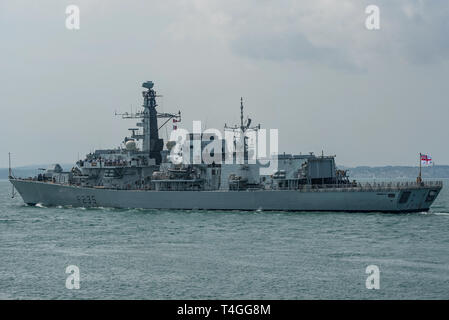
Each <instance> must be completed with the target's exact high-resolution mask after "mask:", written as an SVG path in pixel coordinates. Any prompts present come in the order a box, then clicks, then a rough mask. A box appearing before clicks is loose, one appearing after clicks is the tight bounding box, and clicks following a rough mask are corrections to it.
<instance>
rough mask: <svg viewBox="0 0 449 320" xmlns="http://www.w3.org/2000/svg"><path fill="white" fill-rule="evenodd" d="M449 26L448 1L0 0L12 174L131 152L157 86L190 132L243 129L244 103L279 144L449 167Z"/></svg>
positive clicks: (0, 73)
mask: <svg viewBox="0 0 449 320" xmlns="http://www.w3.org/2000/svg"><path fill="white" fill-rule="evenodd" d="M70 4H74V5H78V6H79V8H80V14H81V17H80V18H81V19H80V22H81V24H80V27H81V28H80V30H75V31H73V30H72V31H70V30H67V29H66V27H65V20H66V14H65V9H66V6H67V5H70ZM370 4H374V5H377V6H378V7H379V8H380V27H381V28H380V30H375V31H369V30H367V29H366V28H365V20H366V18H367V14H366V13H365V8H366V6H367V5H370ZM448 34H449V2H448V1H447V0H428V1H424V0H421V1H420V0H395V1H391V0H389V1H387V0H370V1H360V0H354V1H350V0H310V1H309V0H302V1H300V0H276V1H269V0H257V1H256V0H219V1H217V0H194V1H189V0H168V1H166V0H164V1H147V0H146V1H143V0H126V1H124V0H88V1H86V0H73V1H61V0H53V1H50V0H40V1H22V0H0V37H1V50H0V99H1V102H0V106H1V118H0V119H1V121H0V130H1V131H0V133H1V135H0V139H1V140H0V142H1V146H2V150H3V156H1V157H0V167H6V166H7V153H8V151H10V152H11V153H13V159H14V163H15V164H16V165H28V164H43V163H51V162H60V163H67V162H69V163H70V162H72V161H76V159H77V157H78V154H79V155H80V156H82V155H84V154H85V153H88V152H90V151H91V150H93V149H96V148H107V147H116V146H118V145H119V144H120V142H121V141H122V140H123V137H124V136H125V135H126V134H128V130H127V129H128V128H132V127H134V122H132V121H129V120H128V121H125V120H120V119H119V118H118V117H115V116H114V111H115V110H117V111H129V110H130V109H131V108H133V109H134V110H135V109H136V108H138V107H139V106H140V105H141V103H142V99H141V91H142V89H141V88H140V85H141V83H142V82H143V81H146V80H152V81H154V82H155V84H156V90H157V91H158V93H160V94H162V95H164V97H163V98H161V100H160V101H159V110H160V111H165V112H168V111H178V110H181V111H182V113H183V125H184V126H185V127H187V128H189V127H191V123H192V121H193V120H202V121H203V124H204V126H205V127H214V128H220V129H221V128H222V127H223V124H224V123H225V122H226V123H228V124H232V123H236V122H238V119H239V103H240V97H241V96H243V98H244V100H245V106H246V111H247V112H248V113H249V114H250V116H251V118H252V119H253V121H254V122H255V123H261V124H262V127H264V128H277V129H279V138H280V151H286V152H289V153H299V152H303V153H305V152H309V151H314V152H315V153H321V150H324V152H325V153H327V154H336V155H337V163H338V164H342V165H347V166H355V165H390V164H391V165H416V164H417V163H418V156H417V154H418V153H419V152H423V153H429V154H431V155H432V156H433V158H434V161H435V163H436V164H449V147H448V138H449V127H448V121H449V104H448V98H449V85H448V76H449V62H448V60H449V37H448ZM162 133H163V135H162V136H163V137H165V130H163V131H162Z"/></svg>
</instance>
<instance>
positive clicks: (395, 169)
mask: <svg viewBox="0 0 449 320" xmlns="http://www.w3.org/2000/svg"><path fill="white" fill-rule="evenodd" d="M47 167H48V165H32V166H25V167H17V168H13V173H14V175H15V176H17V177H22V178H26V177H32V176H35V175H36V174H37V173H38V169H39V168H47ZM62 167H63V168H64V169H65V170H69V169H70V168H71V167H72V164H62ZM338 168H339V169H344V170H348V174H349V177H350V178H352V179H359V178H369V179H398V178H404V179H415V178H416V177H417V175H418V167H411V166H383V167H369V166H359V167H353V168H351V167H345V166H338ZM422 176H423V178H433V179H438V178H441V179H444V178H449V165H434V166H430V167H423V168H422ZM0 179H8V168H0Z"/></svg>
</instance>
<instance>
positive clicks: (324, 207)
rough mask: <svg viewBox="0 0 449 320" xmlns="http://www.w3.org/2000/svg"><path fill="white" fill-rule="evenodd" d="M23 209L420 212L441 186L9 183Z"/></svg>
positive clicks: (430, 201)
mask: <svg viewBox="0 0 449 320" xmlns="http://www.w3.org/2000/svg"><path fill="white" fill-rule="evenodd" d="M10 181H11V183H12V184H13V185H14V187H15V188H16V190H17V191H18V192H19V193H20V195H21V196H22V198H23V200H24V202H25V203H27V204H28V205H35V204H42V205H44V206H74V207H113V208H145V209H205V210H268V211H274V210H279V211H347V212H421V211H427V210H429V207H430V205H431V204H432V203H433V200H434V199H435V198H436V196H437V195H438V193H439V191H440V190H441V186H440V185H435V186H433V185H426V186H418V185H411V186H410V187H409V188H407V187H401V188H391V187H390V188H385V187H383V188H381V187H379V188H375V187H373V188H371V189H368V188H358V187H355V188H339V189H335V188H334V189H320V190H254V191H227V190H223V191H221V190H217V191H148V190H114V189H102V188H91V187H77V186H71V185H59V184H54V183H48V182H38V181H31V180H21V179H10Z"/></svg>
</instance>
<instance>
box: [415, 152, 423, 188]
mask: <svg viewBox="0 0 449 320" xmlns="http://www.w3.org/2000/svg"><path fill="white" fill-rule="evenodd" d="M421 156H422V154H421V152H420V153H419V175H418V179H416V180H417V181H416V182H418V184H421V182H422V178H421Z"/></svg>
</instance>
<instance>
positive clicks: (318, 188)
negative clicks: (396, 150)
mask: <svg viewBox="0 0 449 320" xmlns="http://www.w3.org/2000/svg"><path fill="white" fill-rule="evenodd" d="M442 186H443V181H423V182H421V183H417V182H415V181H408V182H393V181H392V182H363V183H360V182H358V183H349V184H323V185H302V186H301V185H300V186H299V188H298V189H297V190H299V191H307V192H310V191H312V192H313V191H315V192H328V191H340V192H347V191H361V192H363V191H379V192H388V191H398V190H404V189H419V188H423V187H426V188H432V187H436V188H441V187H442Z"/></svg>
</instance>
